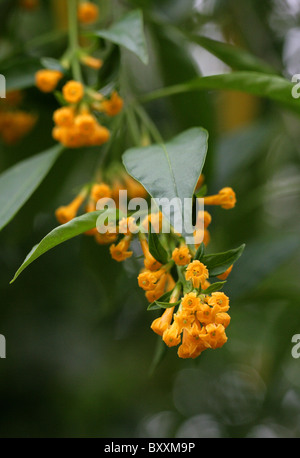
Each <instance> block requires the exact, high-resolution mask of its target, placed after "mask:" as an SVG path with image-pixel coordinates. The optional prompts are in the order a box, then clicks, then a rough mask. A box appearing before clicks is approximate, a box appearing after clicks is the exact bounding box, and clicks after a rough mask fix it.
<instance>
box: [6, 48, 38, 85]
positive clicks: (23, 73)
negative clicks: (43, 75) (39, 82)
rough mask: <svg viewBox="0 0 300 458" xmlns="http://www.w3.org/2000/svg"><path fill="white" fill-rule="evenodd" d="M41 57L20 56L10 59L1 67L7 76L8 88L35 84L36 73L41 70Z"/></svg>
mask: <svg viewBox="0 0 300 458" xmlns="http://www.w3.org/2000/svg"><path fill="white" fill-rule="evenodd" d="M40 68H41V64H40V61H39V59H36V58H34V57H22V56H21V57H18V58H15V59H13V60H10V61H9V62H8V63H7V64H5V65H3V66H2V68H1V73H2V74H3V75H5V78H6V90H7V91H13V90H17V89H26V88H28V87H32V86H34V85H35V74H36V72H37V71H38V70H40Z"/></svg>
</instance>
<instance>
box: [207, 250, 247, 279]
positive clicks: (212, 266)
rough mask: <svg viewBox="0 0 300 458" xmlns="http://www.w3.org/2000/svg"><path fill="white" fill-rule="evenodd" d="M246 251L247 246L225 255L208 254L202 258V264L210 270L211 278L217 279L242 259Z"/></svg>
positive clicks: (227, 252)
mask: <svg viewBox="0 0 300 458" xmlns="http://www.w3.org/2000/svg"><path fill="white" fill-rule="evenodd" d="M244 249H245V245H241V246H240V247H239V248H235V249H233V250H229V251H226V252H224V253H217V254H207V255H204V256H203V257H202V260H201V262H203V264H205V266H206V267H207V268H208V270H209V275H210V277H217V276H218V275H222V274H223V273H224V272H226V270H227V269H229V267H230V266H232V264H234V263H235V262H236V261H237V260H238V259H239V258H240V256H241V255H242V254H243V251H244Z"/></svg>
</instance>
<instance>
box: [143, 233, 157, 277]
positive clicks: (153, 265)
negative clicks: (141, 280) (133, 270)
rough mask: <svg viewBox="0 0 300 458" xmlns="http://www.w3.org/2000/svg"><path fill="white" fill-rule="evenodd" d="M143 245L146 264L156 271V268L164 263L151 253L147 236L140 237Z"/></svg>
mask: <svg viewBox="0 0 300 458" xmlns="http://www.w3.org/2000/svg"><path fill="white" fill-rule="evenodd" d="M140 243H141V247H142V250H143V253H144V256H145V259H144V265H145V267H146V269H148V270H151V271H153V272H155V271H156V270H158V269H160V268H161V266H162V264H160V263H159V262H158V261H157V260H156V259H155V258H154V257H153V256H152V254H151V253H150V251H149V246H148V242H147V240H146V238H145V239H144V238H141V239H140Z"/></svg>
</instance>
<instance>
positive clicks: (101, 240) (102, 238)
mask: <svg viewBox="0 0 300 458" xmlns="http://www.w3.org/2000/svg"><path fill="white" fill-rule="evenodd" d="M94 235H95V241H96V242H97V243H98V245H110V244H111V243H113V242H115V241H116V240H117V238H118V234H114V233H113V232H109V231H107V232H106V234H100V233H99V232H98V231H97V228H96V233H95V234H94ZM127 257H129V256H127ZM127 257H126V259H127ZM113 259H114V258H113ZM124 260H125V259H124Z"/></svg>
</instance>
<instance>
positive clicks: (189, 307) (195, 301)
mask: <svg viewBox="0 0 300 458" xmlns="http://www.w3.org/2000/svg"><path fill="white" fill-rule="evenodd" d="M200 303H201V302H200V299H199V297H197V295H196V293H188V294H186V295H185V296H184V297H183V299H182V302H181V306H182V309H183V310H185V311H188V312H195V311H197V310H198V309H199V307H200Z"/></svg>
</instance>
